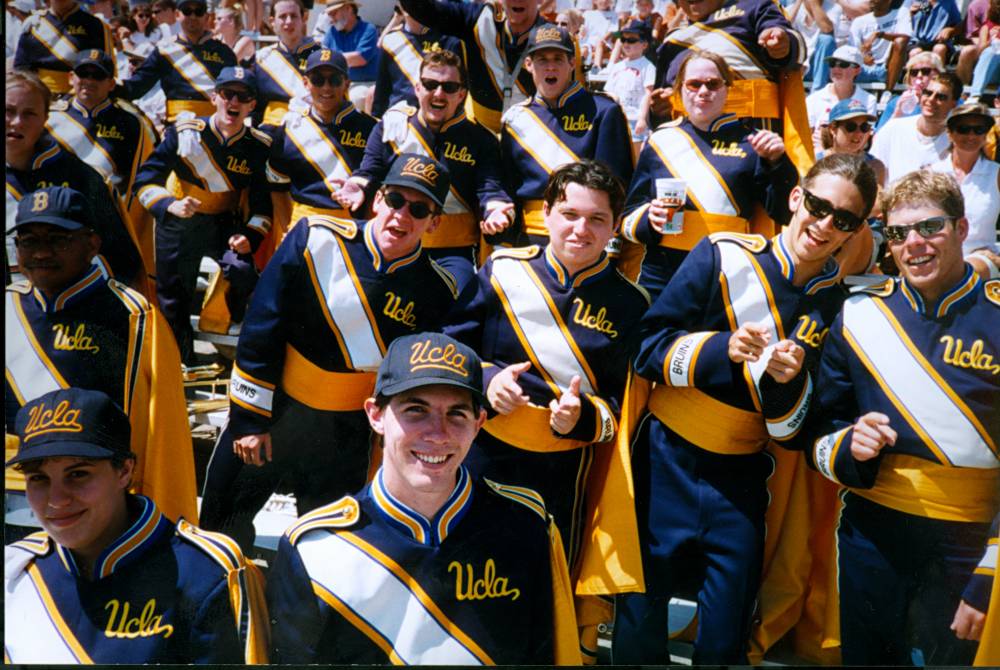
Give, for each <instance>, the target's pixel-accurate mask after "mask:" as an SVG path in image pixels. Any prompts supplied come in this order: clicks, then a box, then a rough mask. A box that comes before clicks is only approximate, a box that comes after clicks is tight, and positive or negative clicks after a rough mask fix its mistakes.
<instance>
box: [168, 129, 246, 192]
mask: <svg viewBox="0 0 1000 670" xmlns="http://www.w3.org/2000/svg"><path fill="white" fill-rule="evenodd" d="M181 160H182V161H184V162H185V163H187V165H188V167H189V168H191V171H192V172H194V173H195V175H197V176H198V177H199V178H200V179H201V180H202V181H203V182H205V185H206V186H207V187H208V188H207V190H208V191H210V192H211V193H227V192H229V191H234V190H235V189H234V188H233V185H232V184H231V183H230V182H229V179H228V178H227V177H226V174H225V173H224V172H223V171H222V168H220V167H219V166H218V165H217V164H216V162H215V159H213V158H212V156H211V154H210V153H209V152H208V149H206V148H205V143H204V142H203V141H202V140H201V138H200V137H199V138H198V142H196V143H195V145H194V147H193V148H192V150H191V153H189V154H188V155H187V156H185V157H182V158H181Z"/></svg>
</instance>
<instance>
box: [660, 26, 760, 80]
mask: <svg viewBox="0 0 1000 670" xmlns="http://www.w3.org/2000/svg"><path fill="white" fill-rule="evenodd" d="M667 41H668V42H670V43H671V44H680V45H683V46H686V47H688V48H689V49H690V48H692V47H693V45H697V47H696V48H697V50H698V51H714V52H715V53H717V54H719V55H720V56H722V57H723V58H725V59H726V62H727V63H729V67H731V68H733V70H735V71H736V73H737V74H739V75H740V76H741V77H742V78H743V79H764V78H765V74H764V73H763V72H762V71H761V69H760V68H759V67H758V66H757V63H755V62H754V60H753V59H752V58H751V57H750V56H749V55H747V52H746V51H744V50H743V49H741V48H740V47H739V46H737V45H736V44H734V42H735V38H730V37H728V36H727V35H726V34H725V33H724V32H723V31H721V30H712V29H711V28H709V27H708V26H706V25H705V24H703V23H695V24H692V25H689V26H687V27H686V28H681V29H680V30H676V31H674V32H672V33H670V37H669V38H668V39H667Z"/></svg>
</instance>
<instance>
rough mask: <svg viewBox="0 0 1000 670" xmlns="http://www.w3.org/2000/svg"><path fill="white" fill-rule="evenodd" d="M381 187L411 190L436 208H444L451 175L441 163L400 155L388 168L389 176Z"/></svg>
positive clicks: (424, 157) (418, 156)
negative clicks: (402, 187) (398, 187)
mask: <svg viewBox="0 0 1000 670" xmlns="http://www.w3.org/2000/svg"><path fill="white" fill-rule="evenodd" d="M382 185H383V186H405V187H407V188H412V189H414V190H417V191H420V192H421V193H423V194H424V195H426V196H427V197H428V198H430V199H431V200H433V201H434V203H435V204H436V205H437V206H438V207H444V201H445V198H447V197H448V189H449V188H450V186H451V173H450V172H448V168H447V167H445V166H444V164H443V163H439V162H438V161H436V160H434V159H433V158H428V157H427V156H422V155H421V154H400V155H398V156H396V160H395V161H393V163H392V165H391V166H390V167H389V174H387V175H386V177H385V179H384V180H383V181H382Z"/></svg>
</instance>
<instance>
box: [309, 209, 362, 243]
mask: <svg viewBox="0 0 1000 670" xmlns="http://www.w3.org/2000/svg"><path fill="white" fill-rule="evenodd" d="M306 223H307V224H309V225H310V226H323V227H324V228H329V229H330V230H332V231H333V232H335V233H337V234H338V235H342V236H343V237H346V238H347V239H349V240H353V239H354V236H355V235H357V234H358V224H356V223H354V221H352V220H351V219H341V218H339V217H336V216H321V215H314V216H310V217H308V218H307V219H306Z"/></svg>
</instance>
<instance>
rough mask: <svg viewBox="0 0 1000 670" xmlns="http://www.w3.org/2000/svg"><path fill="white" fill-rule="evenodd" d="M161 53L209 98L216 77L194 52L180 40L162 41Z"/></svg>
mask: <svg viewBox="0 0 1000 670" xmlns="http://www.w3.org/2000/svg"><path fill="white" fill-rule="evenodd" d="M160 53H161V54H163V56H165V57H166V59H167V60H169V61H170V64H171V65H173V66H174V69H176V70H177V71H178V72H180V73H181V76H182V77H184V78H185V79H187V81H188V83H189V84H191V88H193V89H194V90H196V91H198V92H199V93H201V94H202V95H203V96H205V99H206V100H207V99H208V98H209V95H210V94H211V92H212V91H213V90H214V89H215V77H213V76H212V73H211V72H209V71H208V70H207V69H206V68H205V66H204V65H203V64H202V62H201V61H200V60H198V59H197V58H195V56H194V54H193V53H191V52H190V51H188V49H187V47H185V46H184V45H183V44H181V43H180V42H166V43H163V42H161V43H160Z"/></svg>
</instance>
